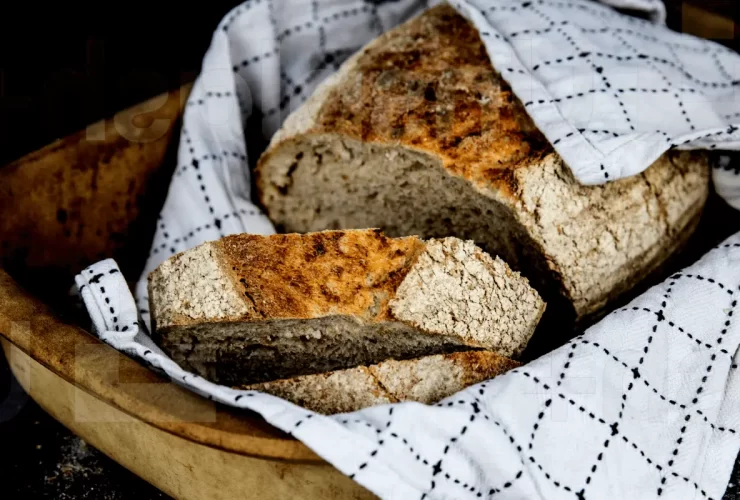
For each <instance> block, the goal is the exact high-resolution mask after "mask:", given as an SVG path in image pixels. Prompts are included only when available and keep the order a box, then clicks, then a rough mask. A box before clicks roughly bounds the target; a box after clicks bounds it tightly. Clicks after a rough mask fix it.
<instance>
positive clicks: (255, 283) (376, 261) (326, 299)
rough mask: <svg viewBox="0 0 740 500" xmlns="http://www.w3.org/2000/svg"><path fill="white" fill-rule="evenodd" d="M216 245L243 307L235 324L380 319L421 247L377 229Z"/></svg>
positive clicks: (239, 238)
mask: <svg viewBox="0 0 740 500" xmlns="http://www.w3.org/2000/svg"><path fill="white" fill-rule="evenodd" d="M214 245H216V246H217V247H218V248H220V249H221V252H220V255H221V263H222V266H223V267H224V271H225V273H224V274H225V275H227V276H229V277H230V278H231V279H232V280H233V281H234V286H235V289H236V290H239V291H241V293H243V295H244V298H245V300H246V302H247V308H248V310H249V312H248V313H246V314H244V315H242V316H241V317H238V318H234V320H236V321H245V320H246V321H249V320H260V319H265V318H270V319H277V318H315V317H319V316H326V315H331V314H347V315H356V316H358V317H361V318H363V319H365V320H371V321H380V320H383V319H386V318H388V317H389V314H390V312H389V308H388V302H389V301H390V300H391V299H392V298H393V297H394V296H395V292H396V289H397V288H398V285H399V284H400V283H401V281H403V279H404V277H405V276H406V274H407V273H408V272H409V269H410V268H411V266H412V265H413V264H414V262H415V261H416V259H417V257H418V256H419V254H420V253H421V251H422V250H423V249H424V246H425V244H424V243H423V242H422V241H421V240H419V239H418V238H416V237H407V238H388V237H386V236H385V235H384V234H383V233H382V232H380V231H379V230H367V231H324V232H320V233H311V234H305V235H299V234H280V235H272V236H268V237H264V236H258V235H249V234H240V235H233V236H227V237H226V238H223V239H221V240H219V241H218V242H216V243H214Z"/></svg>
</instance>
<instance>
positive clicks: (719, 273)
mask: <svg viewBox="0 0 740 500" xmlns="http://www.w3.org/2000/svg"><path fill="white" fill-rule="evenodd" d="M426 3H427V2H423V1H419V0H397V1H393V0H390V1H387V0H386V1H384V0H372V1H371V0H365V1H361V0H313V1H310V2H309V1H307V2H292V1H288V0H248V1H247V2H245V3H243V4H242V5H240V6H238V7H236V8H235V9H234V10H233V11H232V12H230V13H229V14H228V15H227V16H226V17H225V18H224V20H223V21H222V23H221V24H220V25H219V27H218V29H217V31H216V32H215V33H214V36H213V40H212V44H211V47H210V49H209V51H208V53H207V54H206V56H205V59H204V62H203V69H202V74H201V75H200V76H199V78H198V80H197V81H196V83H195V85H194V87H193V91H192V94H191V96H190V98H189V101H188V105H187V106H186V111H185V116H184V126H183V131H182V134H181V143H180V150H179V165H178V167H177V169H176V171H175V174H174V176H173V179H172V183H171V186H170V191H169V193H168V197H167V200H166V202H165V205H164V208H163V210H162V213H161V216H160V220H159V226H158V228H157V231H156V234H155V239H154V244H153V247H152V253H151V255H150V258H149V260H148V262H147V265H146V269H145V273H144V275H143V276H142V279H141V280H140V281H139V282H138V283H137V285H136V301H137V302H138V307H139V309H140V312H141V315H142V318H143V323H144V324H148V321H149V317H148V306H147V295H146V279H145V278H146V274H147V273H148V272H149V271H151V270H152V269H154V268H155V267H156V266H157V265H158V264H159V263H161V262H162V261H163V260H164V259H166V258H167V257H169V256H170V255H172V254H174V253H176V252H179V251H182V250H185V249H187V248H191V247H193V246H195V245H197V244H199V243H201V242H203V241H206V240H212V239H216V238H218V237H220V236H224V235H226V234H232V233H237V232H250V233H258V234H269V233H272V232H274V229H273V227H272V225H271V224H270V222H269V220H268V219H266V218H265V216H264V215H263V214H262V213H261V212H260V211H259V209H258V208H257V207H256V206H255V205H254V204H253V203H252V202H251V200H250V180H249V169H248V164H249V163H250V161H251V162H252V163H253V162H254V160H255V159H256V157H257V156H258V155H259V152H260V149H261V148H262V147H264V144H265V141H266V140H267V139H269V137H270V136H271V135H272V134H273V133H274V132H275V131H276V130H277V128H278V127H279V125H280V123H281V122H282V120H283V119H284V118H285V116H286V114H287V113H288V112H290V111H291V110H293V109H295V108H296V107H298V106H299V105H300V104H301V102H302V101H304V100H305V98H306V97H307V96H308V95H310V94H311V92H312V91H313V89H314V88H315V87H316V85H317V84H318V83H319V82H320V81H321V80H322V79H323V78H325V77H326V76H328V75H329V74H330V73H332V72H334V71H335V70H336V69H337V68H338V66H339V64H340V63H341V61H343V60H344V59H345V58H346V57H347V56H348V55H349V54H351V53H352V52H354V51H355V50H356V49H357V48H359V47H360V46H362V45H363V44H364V43H366V42H367V41H369V40H370V39H372V38H374V37H375V36H377V35H378V34H379V33H381V32H382V31H384V30H386V29H389V28H391V27H392V26H394V25H396V24H398V23H399V22H401V21H402V20H405V19H407V18H409V17H410V16H412V15H415V14H417V13H419V12H420V11H421V10H423V8H425V7H426ZM428 3H429V4H434V3H438V2H433V1H432V2H428ZM609 3H610V4H613V5H615V6H617V7H620V8H642V9H644V10H646V12H648V14H649V17H650V18H651V19H652V20H653V21H654V23H651V22H647V21H640V20H637V19H631V18H627V17H625V16H622V15H620V14H618V13H617V12H616V11H614V10H612V9H611V8H609V7H605V6H603V5H599V4H597V3H593V2H589V1H586V0H574V1H550V0H547V1H545V0H542V1H512V0H499V1H492V0H467V1H456V2H453V4H454V5H455V6H456V7H457V8H458V9H459V10H460V12H462V13H463V14H464V15H466V16H467V17H468V18H469V19H471V20H472V21H473V22H474V23H476V25H477V27H478V29H479V30H480V31H481V33H482V36H483V38H484V40H485V41H486V44H487V47H488V49H489V51H490V54H491V57H492V60H493V63H494V66H495V67H496V68H497V69H498V70H499V71H500V72H501V73H502V76H503V77H504V78H505V79H506V80H507V81H508V82H509V83H510V84H511V85H512V88H513V90H514V92H515V93H516V94H517V96H518V97H519V98H520V99H521V100H522V101H523V102H524V103H525V105H526V109H527V111H528V112H529V113H531V114H532V116H533V118H534V119H535V121H536V123H537V124H538V126H539V127H540V128H541V129H542V130H543V132H544V133H545V135H546V136H547V137H548V138H549V139H550V141H551V142H552V143H553V144H554V147H555V148H556V149H557V151H558V153H559V154H560V155H561V156H563V158H564V159H565V160H566V162H567V163H568V164H569V165H570V167H571V168H572V169H573V171H574V173H575V175H576V176H577V177H578V178H579V180H581V181H582V182H584V183H599V182H607V181H610V180H614V179H617V178H619V177H623V176H626V175H631V174H633V173H636V172H639V171H642V170H644V169H645V168H647V166H648V165H649V164H650V162H651V161H652V160H653V159H654V158H655V157H657V156H658V155H659V154H661V153H662V152H663V151H665V149H667V148H669V147H671V146H676V147H686V148H689V147H706V148H717V149H736V148H737V145H738V143H737V142H736V138H737V133H736V130H735V126H734V125H733V123H737V122H740V103H736V102H735V98H734V93H735V92H736V90H737V87H738V85H737V82H738V80H740V76H738V74H739V73H740V65H738V62H739V61H740V58H738V56H737V55H735V54H734V53H732V52H730V51H728V50H726V49H723V48H722V47H719V46H717V45H716V44H711V43H708V42H704V41H701V40H698V39H695V38H692V37H687V36H680V35H677V34H675V33H672V32H670V31H668V30H667V29H666V28H664V27H663V26H662V24H661V23H662V21H663V20H664V19H665V11H664V9H663V8H662V5H660V4H659V3H657V2H656V1H654V0H610V2H609ZM540 101H542V102H540ZM692 127H693V129H692ZM247 148H249V150H248V149H247ZM714 179H715V184H716V187H717V191H718V192H719V193H720V194H721V195H722V196H724V197H725V199H726V200H727V201H728V202H730V203H731V204H734V205H735V206H740V171H738V167H737V166H736V165H735V164H733V163H732V162H730V161H729V158H724V159H723V160H722V161H721V162H719V163H718V165H717V167H716V168H715V169H714ZM739 263H740V236H735V237H734V238H731V239H730V240H728V241H727V242H726V243H724V244H723V245H721V246H720V247H718V248H717V249H715V250H713V251H712V252H710V253H709V254H708V255H707V256H706V257H705V258H704V259H702V261H701V262H699V263H698V264H696V265H694V266H692V268H690V269H689V270H686V271H685V272H684V273H681V274H680V275H679V276H677V277H674V279H672V280H669V281H667V282H666V283H664V284H663V285H661V286H659V287H656V288H654V289H652V290H651V291H650V292H648V293H647V294H645V295H643V296H642V297H640V298H639V299H637V300H636V301H634V303H633V304H630V307H628V308H627V309H625V310H622V311H618V312H616V313H614V314H612V315H610V316H608V317H607V318H605V319H604V320H603V321H602V322H601V323H599V324H598V325H597V326H596V327H594V328H592V329H591V330H589V332H587V333H586V334H585V335H584V336H583V337H580V338H578V339H576V340H574V341H572V342H571V343H570V344H568V345H566V346H565V347H563V348H561V349H559V350H557V351H555V352H553V353H551V354H550V355H548V356H545V357H543V358H541V359H540V360H538V361H536V362H534V363H530V364H529V365H527V366H526V367H524V368H522V369H519V370H516V371H514V372H512V373H510V374H508V375H506V376H503V377H499V378H497V379H494V380H493V381H490V382H488V383H486V384H482V385H479V386H476V387H474V388H471V389H469V390H467V391H463V392H462V393H460V394H458V395H457V396H456V397H454V398H451V399H450V400H448V401H446V402H445V403H444V404H443V405H439V406H434V407H429V406H423V405H418V404H398V405H392V406H383V407H378V408H372V409H368V410H365V411H362V412H357V413H355V414H352V415H346V416H339V417H321V416H318V415H314V414H312V413H310V412H307V411H305V410H303V409H300V408H297V407H295V406H294V405H291V404H290V403H287V402H284V401H282V400H280V399H278V398H274V397H271V396H268V395H263V394H258V393H252V392H239V391H235V390H233V389H230V388H226V387H219V386H216V385H214V384H211V383H209V382H207V381H205V380H203V379H202V378H200V377H197V376H195V375H193V374H188V373H186V372H184V371H182V370H181V369H180V368H179V367H178V366H177V365H176V364H175V363H173V362H172V361H171V360H169V359H168V358H167V357H166V356H164V355H163V353H162V352H161V351H160V350H159V349H157V348H156V346H154V345H153V343H152V342H151V340H150V339H149V338H148V336H147V335H146V332H145V331H144V329H143V328H142V327H141V326H140V325H141V323H139V324H134V322H136V321H138V318H137V317H136V315H135V314H134V313H132V307H133V302H132V301H133V300H134V299H133V298H132V297H131V296H130V292H129V291H128V288H127V286H126V283H125V282H124V281H123V278H122V277H121V275H120V273H118V272H116V270H117V268H116V267H115V263H113V262H111V261H104V262H102V263H99V264H96V265H94V266H91V268H89V269H87V270H85V271H84V272H83V273H82V274H81V275H80V276H78V277H77V284H78V287H79V288H81V293H82V296H83V299H84V301H85V304H86V306H87V308H88V310H89V311H90V314H91V317H92V318H93V320H94V323H95V327H96V330H97V331H98V334H99V335H100V336H101V338H103V339H104V340H105V341H106V342H108V343H110V344H111V345H113V346H114V347H116V348H118V349H119V350H122V351H124V352H127V353H128V354H130V355H132V356H134V357H136V358H137V359H140V360H142V361H143V362H146V363H149V364H150V365H151V366H152V367H154V368H156V369H158V370H160V371H164V372H165V373H167V374H168V375H169V376H171V377H172V378H173V380H176V381H177V382H178V383H180V384H183V385H185V386H187V387H190V388H191V389H193V390H195V391H197V392H199V393H200V394H204V395H206V396H209V397H212V398H213V399H216V400H218V401H221V402H223V403H225V404H231V405H233V406H238V407H244V408H251V409H253V410H255V411H257V412H259V413H260V414H262V415H263V416H264V417H265V418H266V419H267V420H268V421H269V422H270V423H272V424H273V425H275V426H277V427H279V428H281V429H283V430H286V431H288V432H292V433H293V434H294V435H295V436H296V437H297V438H299V439H301V440H303V441H304V442H305V443H306V444H308V445H309V446H311V447H312V448H313V449H314V450H316V451H317V453H319V454H320V455H322V456H323V457H325V458H326V459H327V460H329V461H330V462H331V463H333V464H334V465H335V466H337V467H338V468H339V469H340V470H342V471H343V472H345V473H347V474H349V475H351V476H352V477H354V478H355V479H356V480H357V481H359V482H360V483H361V484H363V485H365V486H366V487H368V488H369V489H370V490H372V491H374V492H375V493H377V494H379V495H380V496H381V497H383V498H399V499H401V498H403V499H406V498H412V499H413V498H454V499H458V498H489V497H492V496H500V497H503V498H548V499H550V498H560V497H563V498H574V497H575V498H621V497H626V496H627V495H631V496H634V497H635V498H652V497H655V496H661V495H662V496H665V497H667V498H687V499H688V498H719V497H720V496H721V494H722V491H723V490H724V488H725V486H726V484H727V480H728V479H729V474H730V471H731V469H732V465H733V462H734V459H735V456H736V455H737V452H738V449H739V448H740V443H738V437H737V430H738V429H737V428H738V423H737V418H738V410H739V409H740V408H738V390H737V389H738V387H737V377H736V376H735V373H736V371H735V370H734V368H733V366H734V363H735V362H736V359H735V355H736V349H737V347H738V342H739V339H738V336H739V335H740V332H739V328H738V327H737V326H735V323H734V322H733V314H734V313H735V312H736V309H737V308H736V304H737V302H736V299H735V297H736V295H737V294H738V293H740V289H739V288H738V286H739V285H740V274H739V273H740V266H739V265H738V264H739ZM106 299H107V300H106ZM124 328H126V329H125V330H124ZM327 435H331V436H332V440H330V441H328V440H327V439H326V436H327Z"/></svg>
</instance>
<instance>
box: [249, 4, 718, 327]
mask: <svg viewBox="0 0 740 500" xmlns="http://www.w3.org/2000/svg"><path fill="white" fill-rule="evenodd" d="M708 165H709V160H708V156H707V154H705V153H702V152H686V151H671V152H669V153H666V154H664V155H663V156H661V157H660V158H659V159H658V160H657V161H655V163H654V164H653V165H652V166H651V167H649V168H648V169H647V170H646V171H645V172H643V173H642V174H639V175H636V176H633V177H630V178H626V179H621V180H617V181H613V182H608V183H606V184H604V185H598V186H583V185H580V184H579V183H578V182H577V180H576V179H575V178H574V177H573V175H572V173H571V172H570V170H569V169H568V167H567V166H566V165H565V164H564V163H563V160H562V159H561V158H560V157H559V155H558V154H557V153H556V152H555V151H554V150H553V149H552V147H551V146H550V145H549V143H548V141H547V140H546V139H545V138H544V137H543V136H542V134H541V133H540V132H539V131H538V130H537V128H536V127H535V125H534V123H533V122H532V121H531V119H530V118H529V116H528V115H527V112H526V111H525V108H524V106H523V104H522V103H521V102H520V101H519V100H518V99H517V98H516V97H515V96H514V94H513V93H512V91H511V89H510V88H509V87H508V85H507V84H506V82H505V81H503V80H502V78H501V76H500V75H499V74H498V73H497V72H496V71H495V70H494V68H493V67H492V66H491V63H490V60H489V58H488V55H487V54H486V50H485V47H484V46H483V43H482V41H481V39H480V37H479V35H478V33H477V31H476V30H475V28H474V27H473V26H472V25H471V24H470V23H468V21H466V20H465V19H464V18H462V17H461V16H460V15H459V14H457V12H456V11H454V9H452V8H451V7H450V6H447V5H442V6H439V7H435V8H433V9H430V10H429V11H427V12H426V13H425V14H423V15H421V16H420V17H418V18H416V19H414V20H412V21H410V22H408V23H406V24H404V25H401V26H399V27H398V28H396V29H394V30H391V31H389V32H388V33H386V34H384V35H382V36H381V37H379V38H378V39H376V40H375V41H374V42H372V43H371V44H369V45H368V46H367V47H366V48H365V49H363V50H361V51H360V52H359V53H357V54H356V55H355V56H353V57H352V58H351V59H350V60H348V61H347V62H346V63H345V64H344V65H343V66H342V68H341V69H340V70H339V72H338V73H337V74H335V75H333V76H332V77H330V78H329V79H328V80H327V81H326V82H324V83H323V84H322V86H321V87H320V88H319V89H318V90H317V91H316V92H315V94H314V95H313V96H312V97H311V98H310V99H309V101H307V102H306V103H305V104H304V105H303V106H302V107H301V108H299V109H298V110H296V111H295V112H294V113H293V114H292V115H290V116H289V117H288V118H287V119H286V121H285V124H284V126H283V128H282V129H281V130H280V131H279V132H278V133H277V134H276V135H275V136H274V138H273V140H272V142H271V145H270V147H269V148H268V150H267V151H266V152H265V154H264V155H263V156H262V157H261V159H260V161H259V163H258V166H257V171H256V173H257V184H258V189H259V192H260V197H261V201H262V204H263V205H264V206H265V207H266V209H267V211H268V214H269V216H270V218H271V219H272V220H273V221H274V222H275V223H276V224H277V225H278V227H279V228H282V229H284V230H286V231H297V232H306V231H317V230H323V229H340V228H359V227H380V228H382V229H383V230H384V231H385V232H386V233H387V234H389V235H391V236H404V235H408V234H417V235H420V236H421V237H423V238H431V237H444V236H457V237H459V238H462V239H466V240H468V239H469V240H473V241H475V242H476V244H477V245H479V246H480V247H481V248H483V249H484V250H485V251H487V252H490V253H491V254H494V255H500V256H501V257H502V258H503V259H504V260H505V261H506V262H507V263H509V264H510V265H511V266H512V267H513V268H515V269H517V270H520V271H521V272H522V273H523V274H524V275H525V276H527V277H528V278H529V279H530V281H531V282H532V284H533V285H534V286H535V287H536V288H537V289H538V290H539V291H540V293H541V294H542V295H543V297H544V298H545V300H548V302H554V300H555V299H556V298H557V299H558V300H561V301H562V303H563V304H565V305H566V306H567V307H568V308H570V309H571V315H572V316H573V318H574V319H581V318H584V317H586V316H588V315H590V314H593V313H596V312H597V311H599V310H600V309H601V308H602V307H603V306H604V305H605V304H606V303H607V302H608V301H610V300H612V299H614V298H616V297H617V296H618V295H620V294H621V293H623V292H625V291H626V290H629V289H630V288H631V287H632V286H633V285H635V284H636V283H637V282H638V281H640V280H641V279H642V278H643V277H645V276H646V275H647V274H648V273H649V272H651V271H652V270H654V269H655V268H657V267H658V266H659V265H660V264H661V263H662V262H663V261H664V260H665V259H666V258H667V257H668V256H669V255H670V254H671V252H673V251H674V250H675V249H676V248H677V247H679V246H680V245H681V244H682V242H683V241H684V240H685V239H686V238H687V237H688V235H689V234H691V232H692V230H693V229H694V226H695V224H696V222H697V221H698V218H699V215H700V213H701V210H702V207H703V205H704V202H705V201H706V198H707V195H708V186H709V166H708Z"/></svg>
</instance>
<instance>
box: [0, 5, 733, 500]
mask: <svg viewBox="0 0 740 500" xmlns="http://www.w3.org/2000/svg"><path fill="white" fill-rule="evenodd" d="M296 1H297V2H298V1H308V0H296ZM236 3H237V2H233V1H223V0H209V1H208V2H198V3H195V4H194V5H193V6H192V7H191V6H188V5H186V4H185V2H166V1H160V2H157V1H152V0H150V1H142V0H130V1H128V2H96V3H93V2H77V3H75V4H70V3H69V2H58V3H55V4H52V5H46V4H39V3H37V2H31V1H25V2H3V4H2V8H1V9H2V12H0V168H2V165H5V164H7V163H9V162H11V161H13V160H16V159H18V158H19V157H21V156H23V155H25V154H27V153H30V152H32V151H34V150H36V149H38V148H40V147H42V146H44V145H46V144H48V143H50V142H52V141H53V140H55V139H58V138H61V137H64V136H66V135H68V134H70V133H73V132H75V131H77V130H80V129H82V128H84V127H85V126H86V125H88V124H90V123H93V122H95V121H97V120H99V119H101V118H105V117H109V116H111V115H112V114H114V113H115V112H117V111H119V110H121V109H124V108H126V107H128V106H130V105H133V104H135V103H138V102H140V101H142V100H145V99H146V98H149V97H152V96H154V95H156V94H159V93H161V92H163V91H166V90H171V89H175V88H177V87H179V86H180V85H181V84H182V83H185V82H188V81H192V80H193V79H194V78H195V76H196V75H197V73H198V70H199V68H200V61H201V58H202V56H203V54H204V53H205V51H206V49H207V47H208V44H209V42H210V38H211V34H212V32H213V29H214V28H215V27H216V25H217V24H218V22H219V21H220V19H221V18H222V16H223V15H224V14H225V13H226V12H227V11H228V10H229V9H230V8H232V7H233V6H235V5H236ZM667 4H668V11H669V19H668V23H669V26H670V27H672V28H673V29H675V30H677V31H686V32H690V33H695V34H697V35H703V36H708V37H710V38H712V39H715V40H716V41H718V42H720V43H722V44H724V45H727V46H729V47H732V48H734V49H736V50H737V49H738V40H740V36H738V28H737V26H733V24H732V20H740V16H738V11H739V10H740V8H739V6H738V4H740V2H738V1H737V0H721V1H720V0H712V1H709V2H706V1H704V2H702V1H700V0H696V1H695V2H693V3H688V4H687V3H685V2H677V1H672V0H668V1H667ZM692 7H694V8H692ZM696 7H699V8H701V9H703V10H705V11H707V12H711V13H716V14H718V15H720V16H723V17H724V21H723V20H722V19H719V18H713V17H712V16H711V15H710V16H708V17H706V16H701V17H699V16H698V15H697V11H696ZM728 26H729V28H728ZM1 216H2V214H0V217H1ZM0 443H2V445H0V498H2V499H14V498H54V499H57V498H58V499H65V498H69V499H128V498H136V499H137V500H147V499H150V498H165V495H163V494H162V493H160V492H158V491H157V490H156V489H154V488H153V487H151V486H149V485H148V484H146V483H144V482H143V481H141V480H139V479H138V478H136V477H135V476H133V475H132V474H131V473H129V472H128V471H126V470H125V469H123V468H121V467H119V466H118V465H116V464H115V463H113V462H112V461H110V460H109V459H107V458H106V457H104V456H103V455H102V454H100V453H99V452H97V451H96V450H94V449H91V448H90V447H88V446H87V445H85V443H84V442H82V441H81V440H80V439H78V438H76V437H74V436H73V435H72V434H71V433H70V432H69V431H67V430H66V429H64V428H63V427H62V426H61V425H59V424H58V423H56V422H55V421H54V420H53V419H52V418H51V417H49V416H48V415H46V414H45V413H44V412H43V410H41V409H40V408H39V407H38V406H37V405H35V404H34V403H33V402H32V401H30V400H28V398H27V397H26V396H25V394H23V392H22V391H21V390H20V389H19V388H18V386H17V384H16V382H15V381H14V380H13V378H12V375H11V374H10V373H9V371H8V368H7V366H6V365H5V361H4V358H3V357H2V356H0ZM739 472H740V471H739V470H738V467H737V466H736V471H735V474H733V476H734V477H733V480H732V482H731V483H730V487H729V488H728V492H727V493H726V495H725V498H726V499H733V498H738V499H740V495H739V494H738V486H737V483H738V479H739V477H738V476H739V474H738V473H739Z"/></svg>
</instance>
